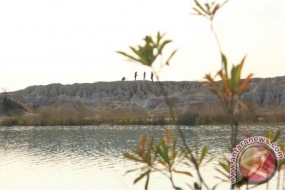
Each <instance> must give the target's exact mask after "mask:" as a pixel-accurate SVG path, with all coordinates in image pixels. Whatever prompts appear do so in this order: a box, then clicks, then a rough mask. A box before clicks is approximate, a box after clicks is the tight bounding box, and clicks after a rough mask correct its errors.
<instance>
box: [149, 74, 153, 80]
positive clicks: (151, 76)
mask: <svg viewBox="0 0 285 190" xmlns="http://www.w3.org/2000/svg"><path fill="white" fill-rule="evenodd" d="M150 79H151V81H152V82H153V72H151V75H150Z"/></svg>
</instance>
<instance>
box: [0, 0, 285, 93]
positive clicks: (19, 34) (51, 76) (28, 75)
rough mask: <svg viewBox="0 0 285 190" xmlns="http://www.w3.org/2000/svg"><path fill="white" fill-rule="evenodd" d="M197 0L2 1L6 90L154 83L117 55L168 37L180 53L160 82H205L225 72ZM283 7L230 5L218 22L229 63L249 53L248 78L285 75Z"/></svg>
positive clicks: (0, 56) (0, 76)
mask: <svg viewBox="0 0 285 190" xmlns="http://www.w3.org/2000/svg"><path fill="white" fill-rule="evenodd" d="M193 4H194V3H193V2H192V1H191V0H104V1H95V0H48V1H47V0H1V1H0V63H1V67H0V88H6V89H7V90H8V91H14V90H19V89H23V88H26V87H28V86H31V85H46V84H50V83H62V84H73V83H93V82H97V81H117V80H121V78H122V77H123V76H125V77H126V78H127V80H133V78H134V72H135V71H137V72H138V79H142V75H143V72H144V71H146V72H147V76H146V77H147V78H148V79H149V78H150V69H149V68H147V67H145V66H142V65H139V64H136V63H131V62H128V61H125V60H126V59H125V58H124V57H123V56H121V55H119V54H116V53H115V51H116V50H123V51H128V46H130V45H131V46H135V45H137V44H139V43H141V39H142V38H143V37H144V36H145V35H155V34H156V33H157V31H161V32H166V38H168V39H172V40H173V43H172V45H170V46H169V47H167V48H166V52H165V53H166V55H165V57H167V54H168V53H169V52H171V51H172V50H174V49H176V48H178V49H179V50H178V52H177V54H176V55H175V57H174V58H173V60H172V62H171V65H170V67H169V68H165V69H164V70H163V71H162V73H161V79H162V80H170V81H193V80H199V81H201V80H203V77H204V75H205V74H206V73H209V72H211V73H213V74H214V73H215V72H216V71H217V70H218V69H219V68H220V57H219V53H218V49H217V44H216V41H215V38H214V36H213V33H211V30H210V23H209V22H208V21H207V20H206V19H204V18H202V17H198V16H192V15H191V13H193V12H192V10H191V6H192V5H193ZM284 7H285V1H284V0H230V2H229V3H228V4H227V5H225V6H224V7H223V8H222V9H221V10H220V12H218V14H217V17H216V18H215V20H214V24H215V25H214V26H215V29H216V30H217V32H218V34H219V38H220V40H221V45H222V49H223V51H224V52H225V53H226V54H227V55H228V59H229V60H230V61H231V63H238V62H239V61H240V60H241V59H242V57H243V56H244V55H245V54H247V60H246V62H245V66H244V71H243V76H245V75H247V74H249V73H251V72H252V73H254V77H275V76H283V75H285V11H284Z"/></svg>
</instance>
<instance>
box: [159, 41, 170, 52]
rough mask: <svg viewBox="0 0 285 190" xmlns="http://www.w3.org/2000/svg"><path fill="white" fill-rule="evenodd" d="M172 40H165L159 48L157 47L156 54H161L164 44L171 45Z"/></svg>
mask: <svg viewBox="0 0 285 190" xmlns="http://www.w3.org/2000/svg"><path fill="white" fill-rule="evenodd" d="M171 42H172V40H165V41H164V42H163V43H162V44H161V45H160V46H158V54H162V50H163V48H164V46H165V45H166V44H169V43H171Z"/></svg>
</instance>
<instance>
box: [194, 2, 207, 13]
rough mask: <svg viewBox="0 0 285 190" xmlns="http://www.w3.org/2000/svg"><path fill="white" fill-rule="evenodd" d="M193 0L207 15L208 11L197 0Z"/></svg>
mask: <svg viewBox="0 0 285 190" xmlns="http://www.w3.org/2000/svg"><path fill="white" fill-rule="evenodd" d="M194 1H195V3H196V5H197V6H198V7H199V8H200V9H201V10H202V11H204V12H205V13H206V14H207V15H208V12H207V11H206V10H205V9H204V8H203V7H202V5H201V4H200V3H199V2H198V1H197V0H194Z"/></svg>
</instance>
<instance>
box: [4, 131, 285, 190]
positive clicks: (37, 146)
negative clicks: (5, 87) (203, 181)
mask: <svg viewBox="0 0 285 190" xmlns="http://www.w3.org/2000/svg"><path fill="white" fill-rule="evenodd" d="M168 128H172V129H173V130H175V128H174V127H173V126H168ZM181 128H182V129H183V131H184V133H185V135H186V138H187V143H188V144H189V145H194V142H195V139H197V138H196V137H198V143H199V146H200V147H203V146H209V147H210V152H209V153H210V155H218V156H221V155H223V154H226V153H227V144H229V139H230V136H229V134H230V131H229V127H222V126H198V127H181ZM278 128H282V130H283V131H284V129H285V126H279V127H278V126H276V127H252V126H251V127H241V130H240V131H241V132H242V133H243V132H246V133H250V134H252V135H263V134H264V133H265V131H266V130H268V129H271V130H273V129H278ZM283 131H282V137H284V132H283ZM151 133H154V134H156V136H162V135H163V134H164V127H158V126H84V127H78V126H74V127H61V126H57V127H2V128H0V189H1V190H26V189H27V190H41V189H48V190H65V189H66V190H70V189H74V190H81V189H83V190H85V189H86V190H89V189H94V190H96V189H107V190H109V189H143V185H144V180H143V181H142V182H139V183H137V184H135V185H133V180H134V179H135V178H136V177H137V176H138V175H139V172H137V173H131V174H127V175H125V172H126V171H127V170H129V169H133V168H136V167H138V165H137V164H136V163H133V162H130V161H128V160H125V159H124V158H123V157H122V153H124V152H128V151H129V147H130V146H131V145H136V144H137V143H138V136H139V135H140V134H147V135H150V134H151ZM240 139H243V137H242V136H240ZM213 171H214V170H213V168H212V167H208V168H206V169H203V171H202V172H204V173H205V174H206V175H209V173H211V172H213ZM175 180H176V181H177V184H178V185H179V186H182V187H187V186H185V180H188V178H183V177H179V176H178V177H177V176H176V179H175ZM190 181H191V180H190ZM192 181H193V180H192ZM150 189H171V188H170V183H169V181H168V180H167V179H166V178H165V177H164V176H162V175H160V174H154V176H153V177H152V178H151V180H150Z"/></svg>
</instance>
